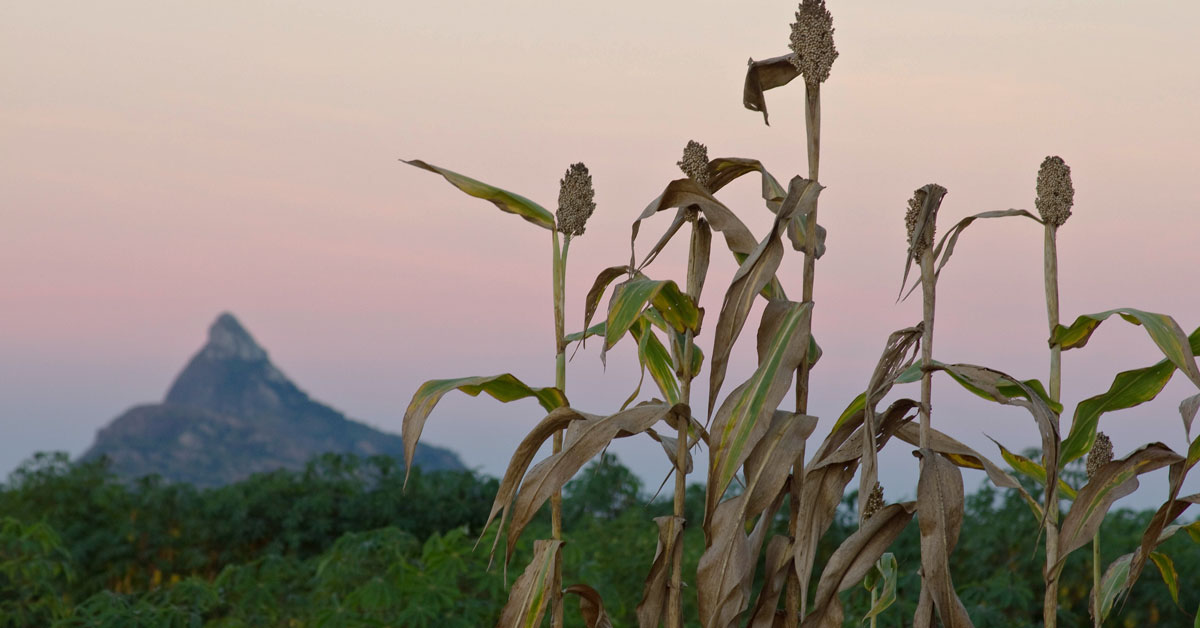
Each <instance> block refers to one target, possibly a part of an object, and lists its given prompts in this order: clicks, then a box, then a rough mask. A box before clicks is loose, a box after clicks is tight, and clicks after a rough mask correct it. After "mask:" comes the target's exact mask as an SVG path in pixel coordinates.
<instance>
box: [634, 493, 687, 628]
mask: <svg viewBox="0 0 1200 628" xmlns="http://www.w3.org/2000/svg"><path fill="white" fill-rule="evenodd" d="M654 522H655V523H657V524H658V549H656V550H654V561H653V562H652V563H651V564H650V575H648V576H646V586H645V587H644V588H643V589H642V601H641V603H639V604H638V606H637V618H638V626H639V627H640V628H657V627H658V625H659V623H660V622H662V621H663V619H664V617H665V615H666V610H667V599H668V597H669V595H670V590H669V588H668V584H669V582H670V579H671V567H672V565H674V564H675V562H674V561H675V555H676V554H679V553H680V552H682V551H683V544H682V543H679V539H680V538H681V536H682V534H683V528H684V520H683V518H682V517H655V518H654Z"/></svg>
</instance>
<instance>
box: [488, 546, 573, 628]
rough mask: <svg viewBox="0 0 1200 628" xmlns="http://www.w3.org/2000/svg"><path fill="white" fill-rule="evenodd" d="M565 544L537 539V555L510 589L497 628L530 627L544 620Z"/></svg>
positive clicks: (534, 548) (535, 552)
mask: <svg viewBox="0 0 1200 628" xmlns="http://www.w3.org/2000/svg"><path fill="white" fill-rule="evenodd" d="M562 544H563V542H562V541H547V540H537V541H534V542H533V558H531V559H530V560H529V566H528V567H526V568H525V572H524V573H522V574H521V576H520V577H519V578H517V581H516V582H514V583H513V586H512V589H510V590H509V592H508V602H507V603H505V605H504V608H503V609H502V610H501V611H500V621H498V622H496V628H526V627H528V626H537V625H540V624H541V621H542V616H543V615H545V613H546V608H547V606H549V605H550V602H551V600H552V599H553V596H552V595H551V593H552V591H553V589H554V577H553V576H554V570H555V566H556V565H557V564H558V561H559V558H560V556H561V553H560V552H559V548H561V547H562Z"/></svg>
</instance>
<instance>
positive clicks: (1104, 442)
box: [1087, 432, 1113, 480]
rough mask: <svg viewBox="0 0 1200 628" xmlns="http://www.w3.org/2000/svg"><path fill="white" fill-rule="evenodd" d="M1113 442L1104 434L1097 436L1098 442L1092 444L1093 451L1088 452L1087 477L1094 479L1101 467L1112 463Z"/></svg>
mask: <svg viewBox="0 0 1200 628" xmlns="http://www.w3.org/2000/svg"><path fill="white" fill-rule="evenodd" d="M1112 454H1113V452H1112V441H1111V440H1109V439H1108V436H1107V435H1105V433H1104V432H1099V433H1097V434H1096V442H1095V443H1093V444H1092V450H1091V451H1089V452H1088V457H1087V476H1088V479H1089V480H1090V479H1092V476H1094V475H1096V472H1097V471H1099V470H1100V467H1103V466H1104V465H1106V464H1108V463H1109V462H1112Z"/></svg>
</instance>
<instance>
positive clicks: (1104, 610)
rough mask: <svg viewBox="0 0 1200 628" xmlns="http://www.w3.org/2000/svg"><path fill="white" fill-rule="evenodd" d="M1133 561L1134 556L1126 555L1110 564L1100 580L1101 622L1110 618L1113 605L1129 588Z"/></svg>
mask: <svg viewBox="0 0 1200 628" xmlns="http://www.w3.org/2000/svg"><path fill="white" fill-rule="evenodd" d="M1132 560H1133V554H1125V555H1124V556H1122V557H1120V558H1118V559H1116V560H1114V561H1113V562H1112V563H1111V564H1109V566H1108V569H1106V570H1105V571H1104V577H1103V578H1101V580H1100V620H1101V621H1103V620H1105V619H1107V618H1108V614H1109V613H1110V612H1112V607H1113V603H1114V602H1116V601H1117V597H1118V596H1119V595H1120V594H1121V592H1123V591H1125V590H1126V589H1127V588H1128V585H1129V563H1130V561H1132ZM1088 597H1089V598H1091V597H1092V596H1088ZM1093 616H1094V615H1093Z"/></svg>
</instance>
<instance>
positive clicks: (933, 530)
mask: <svg viewBox="0 0 1200 628" xmlns="http://www.w3.org/2000/svg"><path fill="white" fill-rule="evenodd" d="M914 453H915V455H917V456H918V457H920V458H921V460H922V465H921V475H920V478H919V479H918V480H917V520H918V522H919V523H920V526H921V590H922V591H925V592H927V594H928V599H929V600H931V601H932V603H933V607H934V608H935V609H936V610H937V615H938V618H940V619H941V621H942V624H943V625H944V626H946V628H962V627H965V626H972V625H973V624H972V623H971V618H970V617H968V616H967V610H966V608H964V607H963V604H962V602H961V601H960V600H959V599H958V594H957V593H955V591H954V583H953V581H952V579H951V577H950V554H951V553H952V552H953V551H954V547H955V546H956V545H958V535H959V532H960V531H961V529H962V521H963V508H964V502H963V498H964V493H963V481H962V474H961V473H960V472H959V470H958V467H956V466H954V464H953V463H951V462H950V461H949V460H948V459H946V458H945V457H943V456H941V455H940V454H938V453H936V452H934V451H933V450H931V449H923V450H920V451H917V452H914ZM925 596H926V593H922V597H925ZM921 607H922V605H921V604H920V602H918V609H917V617H918V618H919V619H920V620H921V621H919V622H915V625H928V623H927V622H925V621H924V618H923V617H922V616H923V615H925V614H926V613H927V610H923V609H922V608H921ZM925 608H926V609H927V608H928V605H925Z"/></svg>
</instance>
